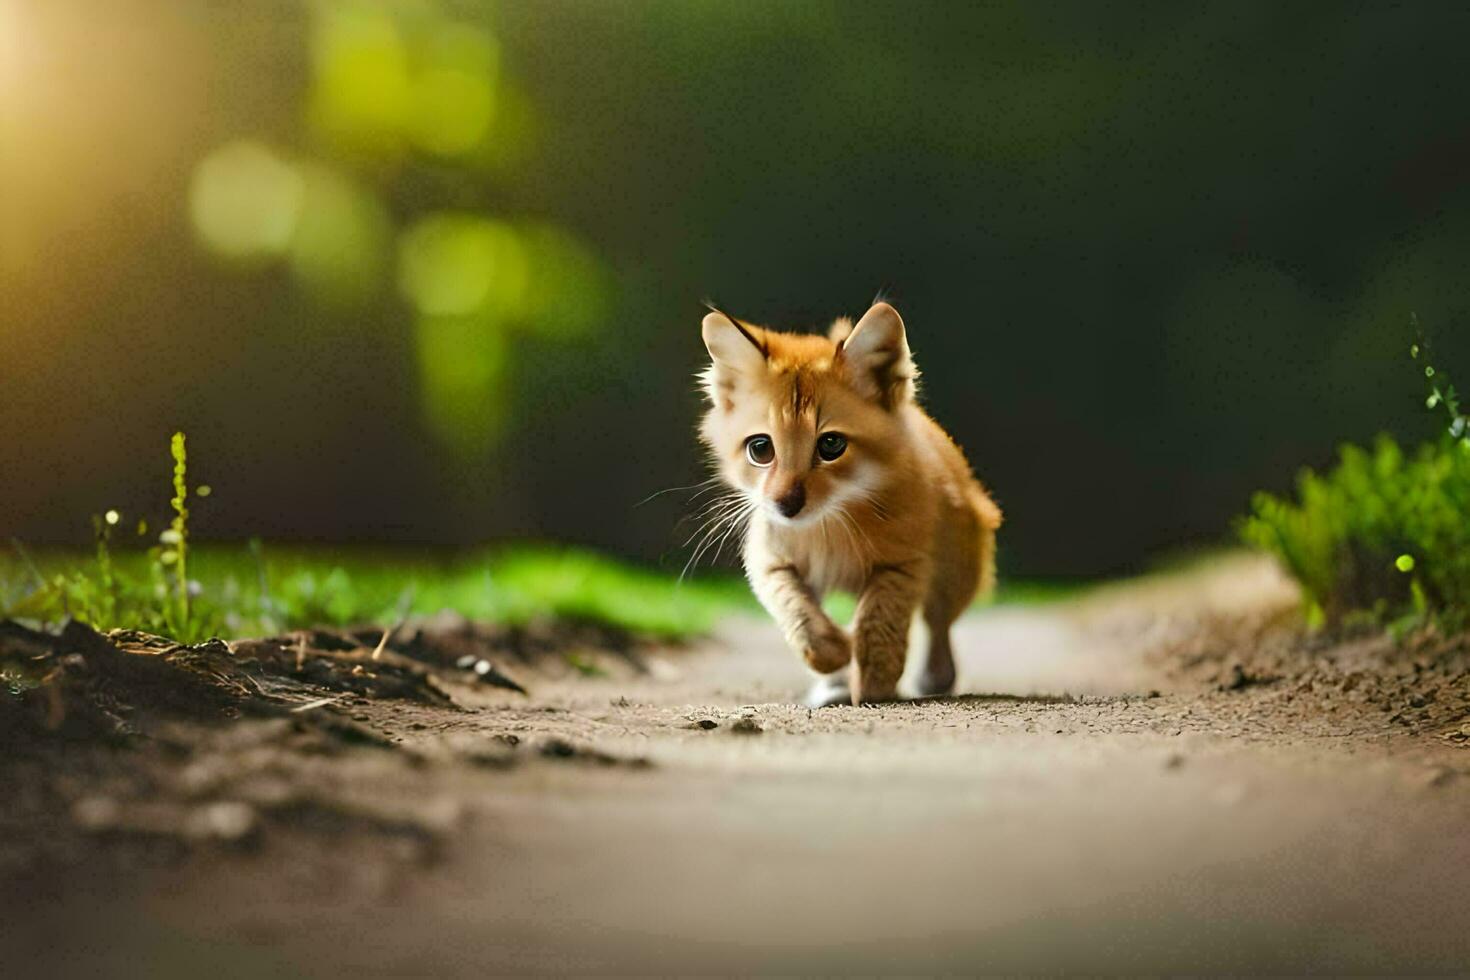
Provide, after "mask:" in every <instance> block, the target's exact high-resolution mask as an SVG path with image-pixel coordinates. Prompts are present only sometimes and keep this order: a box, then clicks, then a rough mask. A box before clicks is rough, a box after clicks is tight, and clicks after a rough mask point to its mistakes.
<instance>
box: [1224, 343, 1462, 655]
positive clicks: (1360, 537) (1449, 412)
mask: <svg viewBox="0 0 1470 980" xmlns="http://www.w3.org/2000/svg"><path fill="white" fill-rule="evenodd" d="M1411 354H1412V355H1413V357H1414V359H1415V360H1416V361H1418V362H1419V363H1420V364H1421V365H1422V370H1423V375H1424V378H1425V383H1426V388H1427V396H1426V398H1425V408H1426V409H1428V410H1430V411H1432V412H1435V413H1437V414H1438V415H1439V416H1440V417H1441V418H1442V419H1443V420H1444V422H1443V428H1442V431H1441V433H1440V437H1439V439H1438V440H1437V441H1434V442H1431V443H1427V444H1425V445H1422V446H1420V447H1419V448H1418V449H1415V450H1412V451H1405V450H1403V449H1402V448H1400V447H1399V445H1398V443H1396V442H1395V441H1394V440H1393V439H1391V438H1390V437H1388V436H1381V437H1379V439H1378V441H1377V442H1376V443H1375V444H1374V445H1373V447H1372V448H1371V449H1364V448H1361V447H1358V446H1345V447H1343V449H1342V451H1341V454H1340V456H1339V459H1338V462H1337V465H1336V466H1334V467H1333V468H1332V469H1330V470H1328V471H1327V472H1325V473H1316V472H1313V471H1312V470H1304V471H1303V472H1302V474H1301V476H1300V477H1299V478H1298V480H1297V489H1296V495H1295V498H1282V497H1277V496H1274V495H1272V494H1269V493H1258V494H1256V496H1255V498H1254V499H1253V501H1252V513H1251V514H1250V515H1249V516H1248V517H1247V518H1245V519H1244V520H1243V521H1242V524H1241V534H1242V536H1243V537H1244V538H1245V540H1246V541H1247V542H1249V543H1250V544H1253V545H1255V546H1256V547H1258V548H1261V549H1263V550H1265V551H1267V552H1269V553H1271V554H1273V555H1275V556H1276V558H1277V559H1278V560H1280V562H1281V563H1282V565H1283V566H1284V567H1285V568H1286V569H1287V570H1288V571H1290V572H1291V574H1292V575H1293V576H1294V577H1295V578H1296V579H1297V581H1298V582H1299V583H1301V586H1302V592H1303V595H1304V597H1305V599H1306V603H1307V608H1308V616H1309V619H1311V620H1314V621H1318V622H1321V621H1332V622H1336V621H1340V620H1344V619H1348V618H1354V617H1364V618H1368V619H1371V620H1374V621H1378V622H1388V623H1391V624H1400V625H1404V626H1407V625H1411V624H1413V623H1415V622H1420V621H1423V620H1425V619H1429V618H1433V619H1437V620H1439V621H1441V622H1442V623H1444V624H1445V625H1448V626H1451V627H1455V626H1462V625H1465V624H1466V623H1467V622H1470V431H1467V430H1470V420H1467V417H1466V416H1465V415H1464V414H1463V413H1462V412H1461V411H1460V402H1459V396H1458V393H1457V392H1456V391H1455V388H1454V386H1453V385H1452V384H1451V383H1450V381H1449V378H1448V377H1446V376H1445V374H1444V373H1443V372H1442V371H1437V370H1436V369H1435V367H1434V366H1433V365H1432V364H1431V363H1430V362H1429V349H1428V344H1427V342H1426V341H1425V340H1424V339H1423V338H1422V337H1421V339H1420V340H1419V342H1418V343H1416V344H1415V345H1414V346H1413V348H1412V349H1411Z"/></svg>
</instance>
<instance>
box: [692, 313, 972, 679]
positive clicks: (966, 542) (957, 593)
mask: <svg viewBox="0 0 1470 980" xmlns="http://www.w3.org/2000/svg"><path fill="white" fill-rule="evenodd" d="M703 334H704V345H705V347H707V348H708V349H709V356H710V366H709V368H708V369H707V370H706V371H705V373H704V375H703V382H704V388H705V392H706V394H707V395H708V396H709V401H710V408H709V411H708V413H707V414H706V415H705V417H704V421H703V423H702V425H701V427H700V437H701V438H702V440H703V441H704V443H705V444H706V445H707V446H708V447H709V449H710V451H711V454H712V456H713V458H714V459H715V461H716V463H717V465H718V466H719V471H720V476H721V478H722V479H723V480H724V481H725V482H726V483H728V484H729V485H730V486H731V487H732V488H733V489H734V490H735V491H736V492H737V494H738V498H737V500H738V501H739V503H738V506H740V507H741V508H742V512H743V513H746V514H748V515H749V518H750V520H749V525H748V530H747V532H746V537H745V546H744V561H745V572H746V575H747V576H748V577H749V579H750V584H751V586H752V587H753V588H754V590H755V593H756V595H757V596H758V597H759V598H760V601H761V603H762V605H764V606H765V607H766V609H767V610H768V611H769V612H770V614H771V615H772V616H773V617H775V620H776V622H777V623H778V624H779V625H780V627H781V631H782V633H784V634H785V637H786V641H787V642H788V643H789V644H790V645H791V647H792V649H794V650H795V651H796V652H797V653H799V654H800V655H801V656H802V658H803V659H805V661H806V663H807V665H808V666H809V667H811V669H812V670H814V671H816V672H817V673H818V674H819V675H821V676H820V677H819V678H818V681H817V684H816V686H815V687H814V688H813V690H812V693H811V695H809V698H808V702H809V703H811V704H813V705H818V704H838V703H846V702H848V701H850V702H851V703H853V704H861V703H864V702H871V701H884V700H890V699H892V698H894V697H895V696H896V692H897V686H898V680H899V677H900V675H902V674H903V669H904V659H905V657H906V655H907V648H908V635H909V626H910V623H911V622H912V620H913V617H914V613H915V612H922V613H923V617H924V622H925V624H926V625H927V627H928V650H927V651H926V658H927V659H926V660H925V663H924V669H923V672H922V674H921V675H920V678H919V692H920V693H921V694H947V693H949V692H950V691H952V690H953V688H954V682H955V666H954V656H953V654H952V653H951V650H950V643H949V628H950V625H951V624H952V623H953V622H954V621H955V619H956V618H958V617H959V615H960V613H961V612H963V611H964V609H965V607H966V606H967V605H969V603H970V601H971V600H972V599H974V597H975V596H976V594H977V593H979V592H980V591H981V590H984V589H989V588H990V587H991V585H992V583H993V581H994V578H995V532H996V529H997V528H998V527H1000V521H1001V515H1000V508H998V507H997V506H996V505H995V503H994V502H993V501H992V500H991V499H990V497H989V496H987V495H986V493H985V490H984V488H982V487H981V485H980V483H979V482H978V481H977V480H976V479H975V477H974V475H973V474H972V473H971V471H970V466H969V464H968V463H967V462H966V461H965V457H964V454H963V453H962V452H961V451H960V448H959V447H958V446H957V445H955V443H954V441H953V440H952V439H950V437H949V436H948V435H947V434H946V433H945V431H944V430H943V429H941V428H940V427H939V425H938V423H936V422H935V421H934V420H933V419H931V418H930V417H929V416H928V415H926V414H925V413H924V410H923V409H922V408H920V407H919V406H918V404H917V402H916V401H915V397H914V387H915V380H916V378H917V374H918V372H917V371H916V369H915V368H914V362H913V359H912V358H911V357H910V355H909V346H908V340H907V338H906V337H905V334H904V327H903V320H902V319H901V318H900V317H899V315H898V311H897V310H895V309H894V308H893V307H892V306H889V305H888V304H887V303H881V302H880V303H877V304H875V305H874V306H873V308H872V309H870V310H868V312H867V313H865V314H864V315H863V317H862V319H860V320H859V321H858V323H857V325H856V326H853V325H852V324H851V321H848V320H845V319H843V320H838V321H837V322H836V323H835V324H833V326H832V330H831V332H830V333H829V335H828V336H826V337H822V336H817V335H802V334H788V333H778V332H776V331H774V330H767V329H763V328H760V327H755V326H751V325H748V324H744V323H740V322H737V321H736V320H733V319H731V318H730V317H728V316H726V315H725V314H723V313H720V312H718V311H715V312H712V313H710V314H709V315H708V316H706V317H705V318H704V324H703ZM829 589H843V590H847V591H850V592H853V593H855V594H856V595H857V596H858V604H857V613H856V615H855V617H854V620H853V625H852V635H851V637H850V638H849V636H848V635H847V633H845V632H844V631H843V630H842V629H841V628H839V627H838V626H837V625H836V624H834V623H833V622H832V620H831V619H830V618H829V617H828V616H827V614H826V613H825V612H823V611H822V607H821V597H822V595H823V594H824V593H825V592H826V591H827V590H829ZM849 664H851V665H852V666H851V667H849Z"/></svg>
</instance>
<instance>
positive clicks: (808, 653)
mask: <svg viewBox="0 0 1470 980" xmlns="http://www.w3.org/2000/svg"><path fill="white" fill-rule="evenodd" d="M801 655H802V657H803V659H805V660H806V665H807V666H808V667H810V668H811V669H812V670H815V671H816V672H817V673H819V674H830V673H832V672H833V671H837V670H841V669H842V668H843V667H846V666H847V665H848V662H849V661H851V660H852V644H851V643H849V642H848V639H847V635H846V634H844V633H843V632H842V631H841V630H838V629H834V630H832V632H830V633H819V634H817V635H815V636H813V637H811V638H810V639H809V640H808V641H807V645H806V649H804V650H802V651H801Z"/></svg>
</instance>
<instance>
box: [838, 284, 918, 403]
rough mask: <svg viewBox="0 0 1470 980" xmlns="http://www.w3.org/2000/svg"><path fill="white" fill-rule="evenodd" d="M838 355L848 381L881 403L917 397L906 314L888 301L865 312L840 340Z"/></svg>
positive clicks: (900, 401) (874, 305)
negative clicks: (904, 316) (904, 325)
mask: <svg viewBox="0 0 1470 980" xmlns="http://www.w3.org/2000/svg"><path fill="white" fill-rule="evenodd" d="M837 357H838V360H839V361H841V362H842V364H843V365H844V367H845V369H846V371H847V378H848V381H849V383H850V384H851V385H852V386H853V387H854V388H856V389H857V390H858V391H859V392H860V393H862V394H864V395H866V396H867V397H869V398H872V399H874V400H875V401H877V402H879V403H881V404H882V405H884V406H886V407H888V408H892V407H894V406H896V405H900V404H902V403H903V402H905V401H907V400H909V399H910V398H913V397H914V379H915V377H916V376H917V375H918V371H917V370H916V369H915V367H914V360H913V358H912V357H911V356H910V355H909V342H908V338H907V337H906V336H905V335H904V329H903V317H901V316H899V315H898V311H897V310H895V309H894V308H893V307H891V306H889V305H888V304H887V303H874V304H873V307H872V309H870V310H868V312H866V313H864V314H863V318H862V319H861V320H859V321H858V322H857V326H855V327H853V328H852V333H850V334H848V335H847V337H846V338H844V339H843V340H842V341H840V342H839V344H838V347H837Z"/></svg>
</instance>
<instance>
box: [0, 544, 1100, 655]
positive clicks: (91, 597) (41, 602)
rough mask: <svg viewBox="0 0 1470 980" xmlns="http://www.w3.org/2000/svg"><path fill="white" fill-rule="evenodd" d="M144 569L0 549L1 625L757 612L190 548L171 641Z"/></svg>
mask: <svg viewBox="0 0 1470 980" xmlns="http://www.w3.org/2000/svg"><path fill="white" fill-rule="evenodd" d="M155 563H156V555H154V554H153V553H152V552H144V551H132V552H123V551H118V550H115V549H106V550H104V551H103V552H102V553H101V555H88V554H86V553H83V552H79V551H67V550H44V551H41V552H39V553H35V554H31V553H29V552H23V551H20V550H17V549H16V548H14V547H11V548H8V549H6V548H0V617H5V616H11V617H20V618H26V619H31V620H40V621H44V622H53V623H54V622H60V621H61V620H63V619H65V618H67V617H68V616H71V617H75V618H77V619H81V620H83V621H84V622H89V623H92V624H93V625H95V626H97V627H98V628H100V629H104V630H106V629H111V628H114V627H130V628H140V629H146V630H151V631H154V632H158V633H160V634H162V635H166V636H173V637H175V638H177V639H180V640H184V641H186V642H196V641H198V640H201V639H205V638H207V637H210V636H223V637H240V636H251V635H266V634H270V633H275V632H280V631H283V630H287V629H295V628H300V627H308V626H362V625H378V626H385V627H386V626H390V625H393V624H395V623H397V622H399V621H400V620H402V619H403V618H404V617H405V616H409V615H430V614H433V613H436V612H439V611H441V610H445V609H448V610H453V611H455V612H458V613H460V614H462V615H464V616H466V617H468V618H470V619H475V620H481V621H485V622H495V623H510V624H515V623H525V622H528V621H530V620H533V619H538V618H561V619H576V620H582V621H587V622H595V623H601V624H607V625H612V626H617V627H621V628H625V629H629V630H634V631H637V632H641V633H646V634H650V635H653V636H657V637H663V638H680V637H689V636H694V635H698V634H701V633H705V632H708V631H709V630H710V629H711V628H712V627H713V626H714V625H715V623H716V622H717V621H718V620H719V619H720V618H721V617H723V616H725V615H728V614H730V613H733V612H746V613H759V611H760V610H759V606H758V605H757V604H756V602H755V599H754V597H753V596H752V595H751V594H750V589H749V587H748V586H747V585H746V583H745V581H744V580H743V579H742V578H740V577H739V576H738V575H737V574H735V573H733V572H724V573H705V574H703V575H701V576H700V577H698V578H694V579H686V580H685V581H683V582H678V581H676V580H675V578H674V577H673V576H672V575H669V574H665V573H662V572H659V571H655V570H651V569H647V568H642V567H639V566H635V565H630V564H626V563H623V562H619V561H616V560H613V559H610V558H606V557H603V556H600V555H597V554H594V553H592V552H588V551H583V550H577V549H570V548H556V547H546V546H542V547H534V548H532V547H522V548H514V549H503V550H481V551H476V552H471V553H464V554H458V555H451V554H444V553H435V552H405V551H393V550H387V549H371V548H337V549H323V548H300V547H297V548H282V547H264V548H263V547H261V546H259V545H258V544H252V545H249V546H247V545H221V544H210V545H201V544H197V543H196V544H193V545H191V546H190V550H189V565H188V570H189V581H190V582H191V583H193V588H192V589H191V600H190V606H189V616H190V618H189V620H188V621H187V625H186V628H185V629H182V630H180V629H179V628H178V627H177V626H176V625H175V623H176V622H177V619H176V615H177V614H176V612H175V610H176V609H177V599H176V595H175V591H174V589H175V586H174V583H173V582H172V581H168V580H163V579H160V578H159V576H158V575H157V574H156V570H157V569H156V564H155ZM1082 588H1084V586H1079V585H1077V584H1075V583H1069V582H1068V583H1055V582H1045V581H1032V580H1021V581H1014V580H1010V579H1003V580H1002V581H1001V584H1000V587H999V589H998V590H997V592H996V595H995V597H994V598H993V599H991V600H989V601H988V602H987V604H996V605H1019V604H1034V603H1042V602H1051V601H1058V600H1062V599H1066V598H1070V597H1072V596H1074V595H1076V594H1078V592H1079V591H1080V590H1081V589H1082ZM854 605H855V603H854V600H853V598H852V597H851V596H848V595H845V594H838V595H834V596H832V597H831V598H830V599H829V601H828V606H829V608H830V609H831V611H832V612H833V615H834V616H836V617H837V618H838V619H839V620H840V621H842V622H848V621H849V620H850V618H851V615H852V610H853V607H854Z"/></svg>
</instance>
